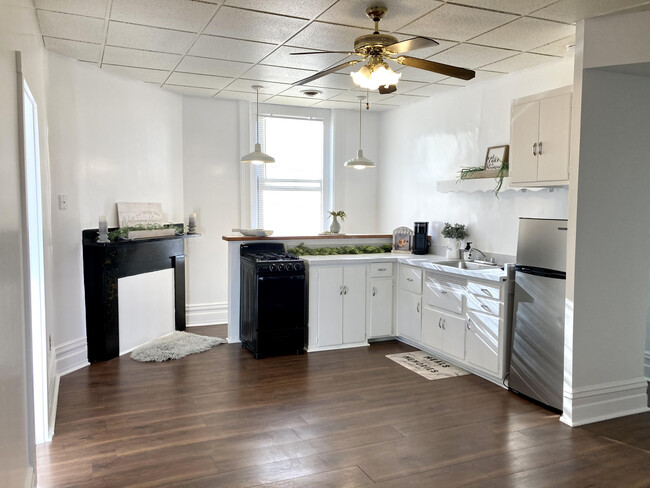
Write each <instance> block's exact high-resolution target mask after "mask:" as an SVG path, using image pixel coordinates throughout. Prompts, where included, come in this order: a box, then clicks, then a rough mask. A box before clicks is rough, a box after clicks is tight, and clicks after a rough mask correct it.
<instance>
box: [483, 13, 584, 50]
mask: <svg viewBox="0 0 650 488" xmlns="http://www.w3.org/2000/svg"><path fill="white" fill-rule="evenodd" d="M575 30H576V29H575V26H573V25H566V24H560V23H557V22H551V21H548V20H539V19H531V18H530V17H522V18H520V19H517V20H515V21H514V22H511V23H510V24H507V25H504V26H503V27H499V28H498V29H494V30H493V31H491V32H488V33H486V34H483V35H482V36H479V37H476V38H475V39H472V42H474V43H477V44H485V45H487V46H495V47H504V48H507V49H516V50H519V51H528V50H530V49H533V48H536V47H539V46H542V45H544V44H548V43H549V42H553V41H557V40H558V39H562V38H564V37H568V36H570V35H572V34H575Z"/></svg>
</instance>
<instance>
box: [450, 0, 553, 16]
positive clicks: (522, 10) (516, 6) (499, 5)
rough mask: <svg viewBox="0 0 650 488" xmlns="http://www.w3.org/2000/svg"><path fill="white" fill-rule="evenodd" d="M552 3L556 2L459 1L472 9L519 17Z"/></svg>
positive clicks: (537, 0)
mask: <svg viewBox="0 0 650 488" xmlns="http://www.w3.org/2000/svg"><path fill="white" fill-rule="evenodd" d="M553 2H557V0H459V3H462V4H464V5H471V6H472V7H480V8H487V9H490V10H498V11H499V12H508V13H512V14H521V15H525V14H528V13H530V12H533V11H535V10H537V9H540V8H542V7H546V6H547V5H550V4H551V3H553Z"/></svg>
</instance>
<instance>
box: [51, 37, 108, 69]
mask: <svg viewBox="0 0 650 488" xmlns="http://www.w3.org/2000/svg"><path fill="white" fill-rule="evenodd" d="M43 40H44V42H45V47H46V48H47V49H48V50H49V51H54V52H55V53H59V54H62V55H63V56H67V57H69V58H74V59H78V60H79V61H91V62H93V63H98V62H99V56H100V54H101V52H102V46H101V45H100V44H91V43H89V42H79V41H68V40H67V39H57V38H55V37H43Z"/></svg>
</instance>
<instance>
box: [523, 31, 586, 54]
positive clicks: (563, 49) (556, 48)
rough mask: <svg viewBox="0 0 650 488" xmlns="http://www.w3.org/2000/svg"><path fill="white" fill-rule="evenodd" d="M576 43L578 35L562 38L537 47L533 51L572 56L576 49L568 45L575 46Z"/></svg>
mask: <svg viewBox="0 0 650 488" xmlns="http://www.w3.org/2000/svg"><path fill="white" fill-rule="evenodd" d="M575 43H576V36H575V35H573V36H569V37H565V38H563V39H560V40H559V41H555V42H551V43H550V44H546V45H544V46H540V47H538V48H536V49H532V50H531V52H533V53H539V54H548V55H549V56H560V57H564V56H572V55H573V53H574V52H575V51H574V49H573V47H568V46H575Z"/></svg>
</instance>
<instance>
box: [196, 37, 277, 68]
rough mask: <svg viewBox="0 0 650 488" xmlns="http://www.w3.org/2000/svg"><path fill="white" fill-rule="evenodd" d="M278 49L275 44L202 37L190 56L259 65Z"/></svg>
mask: <svg viewBox="0 0 650 488" xmlns="http://www.w3.org/2000/svg"><path fill="white" fill-rule="evenodd" d="M275 48H276V46H275V45H274V44H266V43H262V42H252V41H242V40H238V39H229V38H227V37H216V36H208V35H202V36H201V37H199V38H198V39H197V41H196V43H194V45H193V46H192V49H190V52H189V54H191V55H193V56H202V57H206V58H215V59H228V60H231V61H242V62H247V63H257V62H259V61H260V60H261V59H262V58H264V57H265V56H267V55H268V54H269V53H270V52H271V51H273V50H274V49H275Z"/></svg>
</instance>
